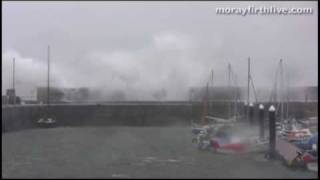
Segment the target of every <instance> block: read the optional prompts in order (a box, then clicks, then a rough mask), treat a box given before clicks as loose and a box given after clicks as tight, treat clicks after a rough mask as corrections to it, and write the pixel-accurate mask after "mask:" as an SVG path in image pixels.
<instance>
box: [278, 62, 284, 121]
mask: <svg viewBox="0 0 320 180" xmlns="http://www.w3.org/2000/svg"><path fill="white" fill-rule="evenodd" d="M279 99H280V121H281V122H282V121H283V119H284V118H283V115H284V111H283V67H282V59H280V98H279Z"/></svg>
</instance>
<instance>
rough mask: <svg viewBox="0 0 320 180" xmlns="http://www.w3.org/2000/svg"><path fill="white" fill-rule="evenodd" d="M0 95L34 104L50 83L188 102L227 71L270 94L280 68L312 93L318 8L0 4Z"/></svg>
mask: <svg viewBox="0 0 320 180" xmlns="http://www.w3.org/2000/svg"><path fill="white" fill-rule="evenodd" d="M2 5H3V6H2V61H1V63H2V94H5V90H6V89H7V88H11V87H12V59H13V58H15V60H16V91H17V94H18V95H20V96H23V97H28V96H34V95H35V92H36V91H35V90H36V87H38V86H45V85H46V79H47V77H46V73H47V69H46V63H47V48H48V45H50V60H51V71H52V73H51V84H52V86H58V87H75V88H77V87H89V88H91V89H96V90H99V91H100V92H101V93H102V94H103V95H105V96H107V95H108V94H110V93H113V92H115V91H119V90H120V91H123V92H125V93H126V95H127V97H129V98H128V99H130V100H152V99H153V98H154V96H153V94H154V93H155V92H159V91H160V92H161V90H163V89H165V90H166V91H167V93H166V95H167V96H166V99H167V100H183V99H187V97H188V91H189V88H190V87H194V86H204V85H205V84H206V83H207V81H208V80H209V77H210V71H211V70H213V72H214V84H215V85H221V86H223V85H226V84H227V65H228V63H230V64H231V66H232V69H233V71H234V72H235V74H236V75H237V79H238V84H239V85H242V86H246V81H247V59H248V57H250V59H251V74H252V77H253V80H254V83H255V86H264V87H269V88H271V87H272V86H273V84H274V79H275V72H276V68H277V66H278V62H279V60H280V59H283V61H284V70H285V73H286V82H288V84H289V85H290V86H310V85H312V86H313V85H316V86H317V85H318V51H317V49H318V42H317V39H318V33H317V32H318V29H317V28H318V19H317V18H318V12H317V9H318V4H317V2H298V1H293V2H289V1H285V2H240V1H239V2H208V1H203V2H188V1H186V2H183V1H182V2H181V1H180V2H165V1H155V2H124V1H122V2H72V1H71V2H50V1H48V2H2ZM249 5H251V6H256V7H259V6H266V7H268V6H275V7H286V8H290V7H311V8H313V10H314V13H313V14H311V15H286V16H284V15H251V16H250V15H247V16H240V15H217V14H216V8H217V7H231V8H233V7H235V8H237V7H248V6H249Z"/></svg>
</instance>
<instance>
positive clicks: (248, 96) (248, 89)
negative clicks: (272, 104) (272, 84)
mask: <svg viewBox="0 0 320 180" xmlns="http://www.w3.org/2000/svg"><path fill="white" fill-rule="evenodd" d="M247 93H248V94H247V119H249V103H250V102H249V101H250V57H249V58H248V86H247Z"/></svg>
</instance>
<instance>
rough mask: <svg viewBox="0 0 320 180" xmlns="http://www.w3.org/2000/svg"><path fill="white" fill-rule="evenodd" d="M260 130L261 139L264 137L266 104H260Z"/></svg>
mask: <svg viewBox="0 0 320 180" xmlns="http://www.w3.org/2000/svg"><path fill="white" fill-rule="evenodd" d="M259 132H260V136H259V137H260V139H264V106H263V104H260V105H259Z"/></svg>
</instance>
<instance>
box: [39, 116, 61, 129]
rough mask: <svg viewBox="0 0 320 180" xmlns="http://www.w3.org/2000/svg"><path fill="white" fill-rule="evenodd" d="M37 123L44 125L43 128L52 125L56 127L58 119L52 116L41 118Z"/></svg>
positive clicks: (40, 125)
mask: <svg viewBox="0 0 320 180" xmlns="http://www.w3.org/2000/svg"><path fill="white" fill-rule="evenodd" d="M37 124H38V126H39V127H42V128H51V127H56V125H57V121H56V120H54V119H52V118H40V119H39V120H38V121H37Z"/></svg>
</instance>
